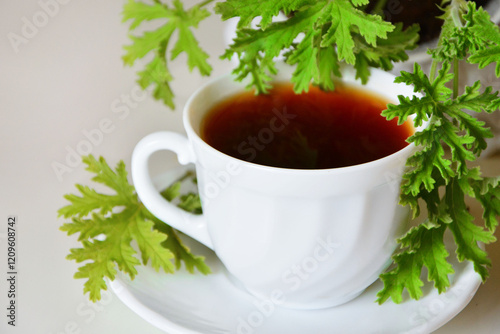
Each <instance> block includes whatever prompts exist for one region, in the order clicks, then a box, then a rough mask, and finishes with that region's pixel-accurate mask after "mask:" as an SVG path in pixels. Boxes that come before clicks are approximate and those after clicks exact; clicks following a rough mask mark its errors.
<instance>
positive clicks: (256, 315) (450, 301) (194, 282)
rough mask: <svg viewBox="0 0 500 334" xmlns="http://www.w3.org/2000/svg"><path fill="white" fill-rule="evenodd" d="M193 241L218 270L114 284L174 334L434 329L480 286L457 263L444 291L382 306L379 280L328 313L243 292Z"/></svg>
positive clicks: (147, 274)
mask: <svg viewBox="0 0 500 334" xmlns="http://www.w3.org/2000/svg"><path fill="white" fill-rule="evenodd" d="M182 170H183V169H177V170H175V171H173V172H171V173H168V174H165V175H162V177H161V178H160V179H159V181H160V182H159V184H160V186H165V185H168V184H169V182H171V181H172V180H173V179H175V178H176V177H177V175H180V174H181V173H182ZM185 240H186V242H187V243H188V244H189V246H190V247H191V250H192V251H193V253H194V254H197V255H203V256H205V257H206V262H207V264H208V265H209V266H210V268H211V269H212V272H213V273H212V274H210V275H207V276H204V275H202V274H200V273H196V274H189V273H188V272H187V271H185V270H180V271H178V272H176V273H175V274H165V273H163V272H161V273H157V272H156V271H154V270H153V269H152V268H151V267H148V266H147V267H140V268H138V271H139V274H138V275H137V276H136V278H135V279H134V280H133V281H131V280H130V279H129V278H128V276H126V275H124V274H121V273H119V274H118V275H117V278H116V279H115V281H113V282H110V283H109V284H110V286H111V289H112V290H113V291H114V292H115V294H116V295H117V296H118V298H119V299H120V300H121V301H122V302H123V303H124V304H125V305H127V306H128V307H129V308H130V309H132V310H133V311H134V312H135V313H137V314H138V315H139V316H141V317H142V318H143V319H145V320H146V321H148V322H149V323H151V324H152V325H154V326H156V327H158V328H159V329H161V330H163V331H165V332H167V333H170V334H177V333H179V334H186V333H199V334H216V333H217V334H220V333H231V334H233V333H237V334H251V333H255V334H281V333H286V334H305V333H314V334H323V333H324V334H331V333H342V334H349V333H353V334H360V333H362V334H367V333H381V334H382V333H383V334H390V333H398V334H401V333H412V334H417V333H430V332H432V331H434V330H436V329H437V328H439V327H441V326H442V325H444V324H445V323H446V322H448V321H450V320H451V319H452V318H453V317H454V316H455V315H457V314H458V313H459V312H460V311H461V310H462V309H463V308H464V307H465V306H466V305H467V304H468V303H469V301H470V300H471V299H472V297H473V296H474V294H475V293H476V291H477V289H478V287H479V285H480V278H479V276H478V275H477V274H476V273H475V272H474V269H473V267H472V265H471V264H470V263H469V262H465V263H458V262H457V261H456V260H455V261H453V260H450V261H451V262H452V264H453V266H454V269H455V274H453V275H451V277H450V280H451V287H450V288H449V289H448V290H447V292H446V293H443V294H441V295H439V294H438V293H437V292H436V291H435V290H434V289H432V287H431V285H429V284H426V285H425V287H424V297H422V298H421V299H420V300H418V301H415V300H409V299H407V300H405V301H404V302H403V303H401V304H399V305H396V304H394V303H393V302H392V301H390V300H389V301H387V302H386V303H384V304H383V305H378V304H376V303H375V300H376V294H377V292H378V291H379V290H380V289H381V288H382V283H381V282H380V281H379V280H378V281H376V282H375V283H374V284H372V285H371V286H370V287H369V288H368V289H367V290H366V291H365V292H364V293H362V294H361V295H360V296H359V297H357V298H356V299H354V300H352V301H351V302H349V303H346V304H343V305H340V306H337V307H333V308H329V309H323V310H313V311H298V310H290V309H284V308H281V307H278V306H276V305H272V304H270V303H269V302H267V303H265V302H262V301H260V300H258V299H256V298H255V297H253V296H251V295H249V294H248V293H246V292H245V291H242V290H241V289H238V288H237V287H235V285H234V284H233V283H232V281H231V279H230V278H229V277H228V276H227V274H226V273H225V270H224V267H223V265H222V264H221V263H220V261H219V260H218V258H217V257H216V256H215V254H214V253H213V252H212V251H211V250H209V249H208V248H206V247H204V246H203V245H201V244H199V243H197V242H195V241H193V240H192V239H189V238H186V239H185ZM450 253H451V254H452V256H451V257H452V258H453V257H454V256H453V255H454V254H453V252H450ZM424 281H425V280H424Z"/></svg>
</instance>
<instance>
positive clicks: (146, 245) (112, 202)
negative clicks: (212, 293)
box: [58, 155, 210, 301]
mask: <svg viewBox="0 0 500 334" xmlns="http://www.w3.org/2000/svg"><path fill="white" fill-rule="evenodd" d="M83 162H84V163H85V164H86V165H87V170H88V171H89V172H91V173H94V174H95V176H94V177H93V178H92V180H93V181H95V182H97V183H100V184H102V185H105V186H106V187H108V188H110V189H111V190H113V191H114V194H111V195H109V194H103V193H99V192H97V191H95V190H94V189H91V188H89V187H87V186H83V185H78V184H77V185H76V188H77V189H78V191H79V195H74V194H69V195H66V196H65V198H66V199H67V200H68V201H69V202H70V203H71V204H69V205H67V206H65V207H63V208H61V209H59V211H58V213H59V216H62V217H64V218H71V222H69V223H65V224H64V225H62V226H61V228H60V229H61V231H63V232H66V233H67V234H68V235H73V234H78V241H79V242H81V245H82V247H80V248H72V249H71V250H70V254H69V255H68V256H67V259H69V260H74V261H76V262H77V263H82V262H85V264H83V265H82V266H81V267H79V268H78V271H77V272H76V274H75V278H83V279H87V281H86V282H85V284H84V293H87V292H88V293H89V298H90V300H92V301H96V300H99V299H100V298H101V290H106V289H107V285H106V281H105V280H104V278H105V277H107V278H109V279H111V280H114V279H115V276H116V273H117V270H116V267H118V269H119V270H121V271H122V272H124V273H126V274H128V275H129V276H130V278H131V279H133V278H134V277H135V275H137V269H136V267H137V266H138V265H140V264H141V261H140V260H139V259H138V258H137V255H138V252H137V251H136V250H135V249H134V248H133V247H132V245H131V244H132V241H135V242H136V244H137V246H138V248H139V251H140V255H141V260H142V263H143V264H144V265H146V264H148V263H151V266H152V267H153V268H154V269H155V270H156V271H159V270H161V269H162V270H163V271H164V272H166V273H173V272H174V271H175V270H176V269H179V268H180V267H181V264H182V262H183V263H184V265H185V267H186V269H187V270H188V271H189V272H191V273H193V272H194V269H197V270H198V271H200V272H201V273H203V274H208V273H209V272H210V269H209V268H208V267H207V265H206V264H205V262H204V258H203V257H201V256H196V255H193V254H192V253H191V252H190V250H189V248H188V247H187V246H186V245H184V243H183V242H182V240H181V239H180V238H179V236H178V234H177V232H176V231H175V230H174V229H173V228H171V227H170V226H168V225H166V224H165V223H163V222H162V221H160V220H158V218H156V217H155V216H153V215H152V214H151V213H150V212H149V211H148V210H147V209H146V208H145V207H144V205H143V204H142V203H140V202H139V199H138V197H137V194H136V193H135V190H134V187H133V186H132V185H130V184H129V182H128V180H127V172H126V170H125V164H124V163H123V162H122V161H121V162H119V163H118V165H117V166H116V169H115V170H112V169H111V168H110V167H109V166H108V164H107V163H106V161H105V160H104V159H103V158H100V159H99V160H96V159H95V158H94V157H93V156H92V155H90V156H87V157H83ZM193 177H194V174H193V173H192V172H191V173H189V174H186V175H185V176H183V177H182V178H181V179H179V180H177V181H176V182H174V183H173V184H172V185H171V186H169V187H168V188H167V189H165V190H164V191H163V192H162V195H163V196H164V197H165V198H166V199H167V200H169V201H172V200H175V199H178V200H179V201H180V202H179V204H178V206H179V207H181V208H182V209H184V210H186V211H189V212H193V213H201V211H200V210H201V205H200V202H199V197H198V196H197V195H195V194H193V193H188V194H184V195H181V193H180V187H181V182H183V181H185V180H187V179H191V180H192V179H193Z"/></svg>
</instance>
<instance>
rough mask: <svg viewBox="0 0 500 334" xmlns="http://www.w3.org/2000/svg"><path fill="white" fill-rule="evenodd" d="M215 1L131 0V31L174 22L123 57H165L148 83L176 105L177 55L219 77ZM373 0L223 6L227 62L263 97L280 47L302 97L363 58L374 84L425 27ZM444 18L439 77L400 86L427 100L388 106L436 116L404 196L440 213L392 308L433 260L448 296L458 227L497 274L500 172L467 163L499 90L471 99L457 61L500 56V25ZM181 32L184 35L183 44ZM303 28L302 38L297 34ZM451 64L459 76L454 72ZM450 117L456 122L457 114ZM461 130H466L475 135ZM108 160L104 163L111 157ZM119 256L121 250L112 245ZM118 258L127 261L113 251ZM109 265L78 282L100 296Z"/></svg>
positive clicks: (399, 269)
mask: <svg viewBox="0 0 500 334" xmlns="http://www.w3.org/2000/svg"><path fill="white" fill-rule="evenodd" d="M211 2H213V1H212V0H207V1H203V2H201V3H199V4H197V5H195V6H193V7H191V8H189V9H185V8H184V6H183V3H182V2H181V1H179V0H173V1H172V2H171V4H167V3H166V1H165V2H162V1H160V0H154V1H151V2H149V3H144V2H141V1H136V0H129V1H128V3H127V4H126V5H125V7H124V21H129V20H130V21H131V27H130V28H131V31H135V29H136V28H137V27H138V26H139V25H140V24H141V23H142V22H144V21H150V20H156V19H163V20H166V23H165V24H164V25H161V26H160V27H159V28H157V29H156V30H153V31H148V32H145V33H144V34H143V35H141V36H131V39H132V44H131V45H128V46H126V47H125V49H126V54H125V55H124V57H123V60H124V62H125V64H127V65H133V64H134V63H135V61H136V60H138V59H141V58H143V57H145V56H147V55H153V58H152V60H151V62H150V63H148V64H147V65H146V66H145V69H144V70H143V71H141V72H139V73H138V75H139V80H138V82H139V84H140V86H141V87H142V88H144V89H146V88H148V87H150V86H153V88H154V91H153V96H154V97H155V98H156V99H159V100H161V101H163V102H164V103H165V104H166V105H167V106H169V107H170V108H174V104H173V97H174V95H173V91H172V89H171V87H170V83H171V82H172V80H173V77H172V76H171V74H170V72H169V71H168V62H167V61H168V60H173V59H175V58H176V57H177V56H178V55H179V54H180V53H182V52H185V53H186V54H187V65H188V67H189V68H190V69H191V70H193V69H194V68H198V70H199V72H200V73H201V74H202V75H209V74H210V72H211V67H210V65H209V64H208V62H207V59H208V56H207V53H205V52H204V51H203V50H202V48H201V47H200V46H199V44H198V42H197V40H196V39H195V37H194V34H193V31H192V30H193V29H194V28H197V27H198V24H199V23H200V22H201V21H202V20H203V19H205V18H206V17H208V16H209V15H210V12H209V10H208V9H207V5H208V4H209V3H211ZM367 4H368V0H333V1H311V0H305V1H300V0H292V1H276V0H263V1H248V0H227V1H225V2H219V3H217V4H216V6H215V11H216V12H217V13H218V14H221V15H222V19H228V18H231V17H238V18H239V23H238V29H237V37H236V39H235V40H234V43H233V44H232V45H230V46H229V47H228V49H227V50H226V52H225V53H224V55H223V56H222V57H223V58H225V59H229V58H232V57H234V56H236V57H237V58H238V59H239V66H237V67H236V69H235V70H234V74H236V75H237V77H238V80H242V79H243V78H246V77H250V79H251V80H250V81H251V84H250V86H253V87H254V88H255V89H256V92H257V93H265V92H266V91H267V90H268V89H269V87H270V86H269V81H270V80H271V79H272V76H273V74H275V73H276V71H277V69H276V67H275V57H276V56H278V55H279V54H284V57H285V61H286V62H287V63H289V64H291V65H295V66H296V71H295V72H294V74H293V76H292V81H293V83H294V84H295V86H294V87H295V91H296V92H301V91H307V89H308V87H309V84H310V83H311V82H312V83H314V84H316V85H319V86H320V87H322V88H323V89H326V90H329V89H334V78H335V77H338V76H339V75H340V72H339V66H340V63H348V64H351V65H353V66H354V68H355V69H356V74H357V77H358V78H360V79H361V80H362V81H363V82H366V81H367V80H368V78H369V73H370V71H369V69H370V67H379V68H382V69H384V70H390V69H392V66H393V65H392V63H393V62H394V61H404V60H407V59H408V56H407V55H406V53H405V50H411V49H413V48H415V47H416V43H417V40H418V28H417V27H415V26H413V27H410V28H409V29H407V30H404V31H403V30H402V27H401V26H400V25H396V26H394V25H392V24H390V23H387V22H384V21H383V20H382V19H381V18H380V17H379V16H377V15H371V14H367V13H365V12H364V11H363V9H364V8H365V7H366V5H367ZM279 12H284V13H285V14H287V15H288V19H287V20H285V21H282V22H275V23H272V22H271V21H272V18H273V17H275V16H276V15H278V14H279ZM257 17H261V18H262V20H261V22H260V26H257V27H256V28H251V22H252V21H253V19H254V18H257ZM443 18H444V19H445V22H446V24H445V25H444V29H443V33H442V35H441V41H440V43H439V47H438V48H437V49H436V50H435V51H434V52H433V53H432V56H433V58H434V62H433V67H432V73H431V76H430V78H427V76H426V75H425V74H424V73H423V72H422V70H421V69H420V67H418V65H416V67H415V72H414V73H402V75H401V76H400V77H399V78H398V80H399V81H400V82H404V83H407V84H413V85H414V86H415V89H416V90H417V91H420V92H421V93H423V95H424V97H423V98H422V99H411V100H410V99H408V98H406V97H400V101H401V104H400V105H399V106H391V107H390V108H389V109H388V111H387V112H386V117H388V118H394V117H399V118H400V120H403V119H406V118H407V117H408V116H409V115H411V114H416V116H417V122H419V121H421V120H422V119H430V123H431V124H430V126H429V127H428V128H427V129H426V130H425V131H422V132H418V133H416V134H415V135H414V136H413V137H412V138H411V140H412V141H414V142H415V143H416V144H417V145H420V146H421V147H422V150H421V151H419V152H418V153H417V154H415V155H414V156H413V157H411V158H410V159H409V160H408V165H409V167H410V171H409V172H408V174H406V176H405V177H406V182H405V183H404V184H403V188H402V197H401V198H402V203H403V204H408V205H410V206H411V207H412V208H413V209H414V214H415V215H418V214H419V206H418V200H419V199H423V200H424V201H425V202H426V204H427V207H428V210H429V212H430V214H429V218H428V220H426V221H425V222H424V223H423V224H422V225H420V226H418V227H417V228H415V229H412V230H410V231H409V232H408V234H407V235H406V236H405V237H403V238H401V239H400V240H399V242H400V245H401V247H402V248H401V252H400V253H399V254H397V255H395V257H394V263H395V264H396V266H395V267H394V268H393V269H392V270H391V271H389V272H388V273H386V274H383V275H382V279H383V281H384V284H385V286H384V289H383V290H382V291H380V292H379V295H378V301H379V302H380V303H382V302H384V301H386V300H387V299H388V298H389V297H390V298H391V299H392V300H393V301H394V302H400V301H401V300H402V298H401V295H402V292H403V290H404V289H405V288H406V289H407V290H408V291H409V292H410V297H412V298H416V299H418V298H419V297H420V296H421V295H422V292H421V286H422V284H423V283H422V282H421V280H420V273H421V269H422V267H423V266H426V267H428V268H429V273H430V275H429V280H431V281H432V280H433V281H434V282H435V286H436V287H437V289H438V290H439V291H440V292H441V291H444V290H445V289H446V287H448V286H449V281H448V274H450V273H451V272H452V271H453V269H452V268H451V266H450V265H449V264H448V262H447V261H446V258H447V257H448V253H447V252H446V250H445V249H444V243H443V241H442V236H443V233H444V230H445V229H446V228H450V229H451V230H452V232H453V234H454V236H455V238H456V243H457V245H458V253H457V255H458V258H459V259H460V260H465V259H467V260H471V261H473V262H474V263H475V269H476V271H478V272H479V273H480V275H481V277H482V278H483V279H485V278H486V277H487V268H486V267H487V266H488V265H489V264H490V263H489V260H488V259H487V256H486V253H485V252H484V251H482V250H481V249H480V248H479V247H476V244H475V243H476V242H477V241H483V242H491V241H493V240H494V237H493V231H494V229H495V227H496V225H497V221H496V217H497V216H498V215H499V213H500V193H499V190H498V188H499V187H498V179H490V178H482V177H481V176H480V173H479V169H475V168H474V169H469V168H467V166H466V165H465V161H466V160H474V159H475V158H476V157H477V156H478V155H479V154H480V152H481V150H482V149H484V138H485V137H488V136H490V135H491V133H490V132H489V131H488V130H486V129H484V128H483V124H481V123H479V122H478V121H477V120H476V119H475V118H474V117H472V116H469V115H468V114H466V113H465V112H463V110H472V111H493V110H496V109H498V107H499V104H500V103H499V100H498V98H497V97H496V93H492V92H491V89H486V90H485V91H484V93H482V92H480V91H479V90H480V85H479V84H476V85H473V86H472V87H470V88H467V89H466V90H465V93H464V94H463V95H461V96H459V95H458V91H459V87H458V72H457V61H458V60H459V59H465V58H467V57H468V54H469V53H470V54H472V55H471V56H470V57H468V58H467V61H469V62H475V63H479V64H480V66H481V67H483V66H486V65H487V64H488V63H491V62H497V63H498V62H500V57H499V54H500V52H498V46H497V45H498V44H499V42H498V38H499V37H498V36H500V32H499V31H498V28H497V27H495V26H494V25H493V24H492V23H491V22H490V19H489V16H488V14H487V13H485V12H484V11H482V10H479V11H478V10H476V8H475V6H474V5H467V3H466V2H465V1H463V0H460V1H452V3H451V6H449V7H448V9H447V11H446V13H445V14H444V15H443ZM176 30H177V31H178V33H179V37H180V38H179V39H178V40H177V42H176V43H175V44H173V45H172V36H173V33H174V31H176ZM477 34H480V35H481V39H480V40H475V39H474V38H475V36H474V35H477ZM299 35H300V36H302V39H301V40H299V39H297V38H296V37H298V36H299ZM499 67H500V65H499V66H497V72H499V70H498V69H499ZM439 68H440V69H439ZM451 68H453V71H452V72H449V71H450V69H451ZM438 70H439V72H438ZM498 74H500V73H497V75H498ZM447 82H453V83H455V84H454V91H453V92H452V91H450V90H449V89H448V88H446V86H445V84H446V83H447ZM449 117H451V118H452V119H454V121H450V118H449ZM461 131H465V135H462V134H461V133H460V132H461ZM445 145H448V146H450V147H451V148H452V153H453V154H452V157H451V160H446V159H445V158H444V157H443V154H444V146H445ZM101 162H102V163H104V160H102V161H101ZM117 171H118V170H117ZM441 187H444V188H445V189H446V190H447V193H446V195H444V196H442V197H440V196H439V194H438V189H439V188H441ZM129 190H130V189H129ZM130 191H132V192H133V190H130ZM465 195H469V196H472V197H475V198H476V199H478V200H479V202H480V203H481V204H482V205H483V207H484V208H485V217H486V218H487V219H486V229H483V228H481V227H474V226H475V225H473V222H472V220H473V217H472V216H470V215H469V214H468V213H467V211H466V208H465V205H464V204H463V203H464V198H465ZM70 196H71V195H70ZM68 199H69V198H68ZM87 200H90V199H89V198H88V197H86V196H84V197H83V200H82V201H83V202H85V201H87ZM134 203H135V202H134ZM134 205H136V204H134ZM75 208H76V207H75ZM95 209H99V207H96V208H95ZM143 209H144V210H146V209H145V208H143ZM452 209H454V210H452ZM75 210H76V211H74V212H69V213H64V216H65V217H71V216H73V217H74V218H73V225H72V227H71V229H70V226H66V227H63V229H64V230H66V231H67V232H68V233H70V232H71V233H78V232H79V233H80V240H81V242H82V243H83V244H84V245H85V244H86V243H89V242H93V243H96V244H98V242H97V241H96V240H91V241H88V238H89V237H90V236H89V235H88V233H87V232H86V231H87V230H88V227H87V226H86V225H85V224H84V223H86V221H85V222H84V221H82V222H81V223H80V222H79V219H80V217H82V216H84V215H83V213H82V212H79V209H75ZM146 211H147V210H146ZM87 213H90V211H87ZM75 217H76V218H75ZM75 219H76V220H75ZM94 221H95V219H94ZM115 223H117V221H115ZM155 227H157V226H156V224H153V225H151V224H149V228H151V229H154V228H155ZM101 228H102V230H100V229H101ZM104 228H105V226H99V224H95V229H94V230H93V235H94V236H98V235H99V233H98V232H100V231H101V232H102V233H101V234H104V235H105V234H106V231H104ZM161 232H163V234H164V236H163V238H167V239H166V240H167V241H168V240H169V238H175V237H176V236H175V235H173V234H172V233H174V231H173V230H171V231H161ZM127 233H128V232H127ZM123 236H125V240H126V241H127V242H130V239H131V238H132V239H133V238H135V237H136V236H135V235H133V234H124V235H123ZM158 240H159V238H158ZM471 243H474V244H471ZM117 245H119V243H117ZM107 251H108V252H111V251H112V248H110V249H108V250H107ZM143 251H144V250H143V249H141V252H143ZM73 253H74V251H73V250H72V254H71V255H70V256H69V258H70V259H74V260H77V261H83V260H94V263H95V261H96V260H98V257H97V256H95V254H93V255H92V254H91V253H92V252H87V253H88V255H86V256H87V257H80V258H77V257H75V256H74V255H73ZM158 253H161V252H158ZM110 254H111V253H110ZM164 256H165V257H164V258H163V260H168V261H171V260H172V256H171V254H170V255H164ZM108 258H109V259H111V260H113V261H115V262H117V261H116V260H114V259H113V258H112V257H108ZM200 261H201V259H200ZM143 262H145V263H146V262H147V256H146V257H144V255H143ZM106 265H107V266H111V269H107V270H109V271H105V270H104V271H103V270H100V269H99V270H100V271H99V270H98V268H97V266H94V267H92V266H88V265H86V266H84V267H82V268H80V271H79V272H78V273H77V274H76V275H75V277H77V278H88V281H87V283H86V287H85V291H90V297H91V299H93V300H95V299H98V296H99V295H98V293H99V291H100V289H105V288H106V286H105V282H104V281H103V277H104V276H107V277H109V278H111V279H113V278H114V275H115V272H116V271H115V269H114V268H112V266H113V262H112V261H108V262H106ZM200 265H202V263H201V262H200ZM202 267H203V266H202ZM119 269H121V270H124V271H125V272H128V273H129V275H130V276H131V277H133V276H134V275H135V272H134V271H133V270H131V271H127V268H126V267H124V266H120V265H119ZM198 269H200V268H198ZM410 269H411V270H410ZM201 271H203V270H201Z"/></svg>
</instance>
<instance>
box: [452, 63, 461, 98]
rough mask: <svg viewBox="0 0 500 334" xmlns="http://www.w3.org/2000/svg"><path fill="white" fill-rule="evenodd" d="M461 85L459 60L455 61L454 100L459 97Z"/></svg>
mask: <svg viewBox="0 0 500 334" xmlns="http://www.w3.org/2000/svg"><path fill="white" fill-rule="evenodd" d="M459 83H460V68H459V63H458V58H457V57H455V58H454V59H453V99H456V98H457V96H458V85H459Z"/></svg>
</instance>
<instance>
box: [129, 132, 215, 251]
mask: <svg viewBox="0 0 500 334" xmlns="http://www.w3.org/2000/svg"><path fill="white" fill-rule="evenodd" d="M160 150H168V151H172V152H174V153H176V154H177V158H178V160H179V162H180V163H181V164H183V165H186V164H188V163H194V162H195V161H196V157H195V155H194V153H193V151H192V149H191V146H190V144H189V141H188V139H187V138H186V137H185V136H183V135H181V134H178V133H175V132H156V133H152V134H150V135H148V136H146V137H144V138H143V139H142V140H141V141H139V143H138V144H137V145H136V147H135V148H134V152H133V154H132V180H133V182H134V186H135V189H136V191H137V195H138V196H139V198H140V199H141V201H142V202H143V203H144V206H146V208H147V209H148V210H149V211H150V212H151V213H152V214H153V215H154V216H156V217H157V218H158V219H160V220H162V221H163V222H165V223H167V224H169V225H170V226H172V227H173V228H175V229H177V230H179V231H181V232H183V233H185V234H187V235H188V236H190V237H192V238H193V239H196V240H197V241H199V242H201V243H202V244H204V245H205V246H207V247H209V248H211V249H213V245H212V240H211V239H210V236H209V234H208V230H207V224H206V221H205V219H204V217H203V215H195V214H192V213H189V212H186V211H184V210H182V209H180V208H178V207H177V206H175V205H174V204H172V203H170V202H168V201H167V200H166V199H165V198H163V197H162V196H161V195H160V193H159V191H158V190H156V188H155V186H154V184H153V181H152V180H151V176H150V175H149V169H148V164H149V157H150V156H151V155H152V154H153V153H154V152H157V151H160Z"/></svg>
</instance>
